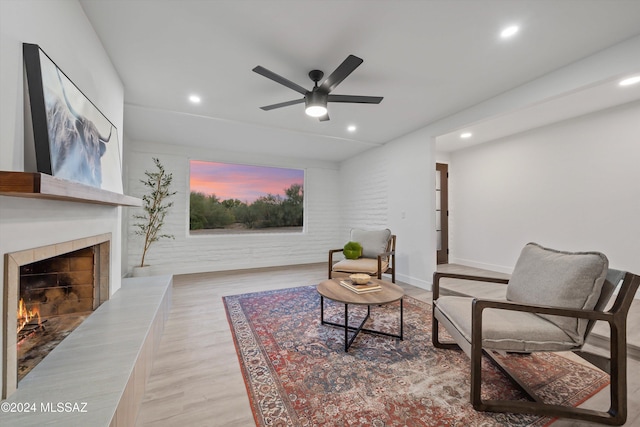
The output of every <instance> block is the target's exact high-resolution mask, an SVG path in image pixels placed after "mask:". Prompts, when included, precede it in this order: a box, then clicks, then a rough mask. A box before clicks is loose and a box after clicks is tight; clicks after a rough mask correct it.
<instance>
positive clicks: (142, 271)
mask: <svg viewBox="0 0 640 427" xmlns="http://www.w3.org/2000/svg"><path fill="white" fill-rule="evenodd" d="M132 276H133V277H146V276H151V266H150V265H144V266H142V267H140V266H137V267H133V273H132Z"/></svg>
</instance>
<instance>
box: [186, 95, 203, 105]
mask: <svg viewBox="0 0 640 427" xmlns="http://www.w3.org/2000/svg"><path fill="white" fill-rule="evenodd" d="M189 101H191V102H193V103H194V104H200V101H201V99H200V97H199V96H198V95H191V96H189Z"/></svg>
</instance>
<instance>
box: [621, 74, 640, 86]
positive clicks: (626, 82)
mask: <svg viewBox="0 0 640 427" xmlns="http://www.w3.org/2000/svg"><path fill="white" fill-rule="evenodd" d="M636 83H640V76H633V77H629V78H626V79H624V80H620V83H618V84H619V85H620V86H631V85H634V84H636Z"/></svg>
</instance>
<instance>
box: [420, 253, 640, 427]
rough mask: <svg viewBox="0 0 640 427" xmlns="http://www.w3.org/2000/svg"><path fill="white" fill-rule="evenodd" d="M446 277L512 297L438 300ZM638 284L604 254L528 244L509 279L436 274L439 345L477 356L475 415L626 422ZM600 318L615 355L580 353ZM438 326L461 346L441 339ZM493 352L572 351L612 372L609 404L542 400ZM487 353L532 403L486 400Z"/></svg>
mask: <svg viewBox="0 0 640 427" xmlns="http://www.w3.org/2000/svg"><path fill="white" fill-rule="evenodd" d="M445 277H449V278H455V279H461V280H474V281H479V282H494V283H505V284H507V292H506V299H504V300H481V299H475V298H471V297H461V296H440V291H439V282H440V279H442V278H445ZM620 283H621V284H620ZM618 285H620V290H619V291H618V294H617V296H616V298H615V301H614V302H613V304H612V305H611V304H608V303H609V300H610V298H611V296H612V295H613V292H614V290H615V289H616V287H617V286H618ZM639 285H640V276H636V275H634V274H631V273H625V272H621V271H617V270H612V269H609V268H608V260H607V258H606V257H605V256H604V255H603V254H601V253H598V252H578V253H570V252H561V251H555V250H552V249H548V248H543V247H542V246H539V245H537V244H535V243H529V244H527V245H526V246H525V247H524V249H523V250H522V253H521V254H520V258H519V259H518V261H517V263H516V266H515V269H514V271H513V274H512V276H511V278H510V279H503V278H487V277H474V276H466V275H460V274H448V273H437V272H436V273H435V274H434V288H433V331H432V340H433V344H434V346H435V347H438V348H458V347H460V348H462V349H463V350H464V351H465V353H466V354H467V355H468V356H469V357H470V358H471V395H470V397H471V403H472V404H473V407H474V408H475V409H476V410H480V411H491V412H513V413H528V414H536V415H543V416H551V417H566V418H575V419H579V420H586V421H595V422H600V423H605V424H612V425H622V424H624V422H625V420H626V417H627V357H626V355H627V347H626V342H627V340H626V338H627V337H626V322H627V313H628V311H629V307H630V306H631V303H632V300H633V298H634V295H635V293H636V291H637V289H638V286H639ZM609 306H610V307H611V308H608V309H607V307H609ZM597 320H600V321H605V322H607V323H609V325H610V329H611V342H610V357H603V356H598V355H595V354H591V353H586V352H584V351H583V349H582V347H583V345H584V343H585V341H586V338H587V336H588V334H589V332H590V331H591V328H592V327H593V324H594V323H595V321H597ZM439 324H442V326H444V328H445V329H446V330H447V332H448V333H449V334H450V335H451V336H452V337H453V339H454V341H455V342H447V343H445V342H441V341H440V338H439ZM495 351H505V352H520V353H531V352H540V351H554V352H555V351H572V352H574V353H575V354H577V355H578V356H580V357H582V358H584V359H585V360H587V361H588V362H590V363H592V364H594V365H596V366H597V367H599V368H600V369H602V370H603V371H605V372H607V373H609V375H610V380H611V385H610V401H611V406H610V408H609V410H608V411H607V412H604V411H595V410H589V409H584V408H574V407H565V406H560V405H552V404H548V403H544V402H543V401H542V399H540V398H539V397H537V396H535V394H534V393H533V392H532V390H530V388H529V387H527V385H526V383H525V382H523V381H521V380H519V379H518V378H517V376H516V375H515V374H514V373H513V372H511V371H510V370H509V369H508V368H507V367H506V366H505V365H504V364H502V363H501V362H500V361H499V360H498V359H497V358H495V357H494V352H495ZM483 354H484V355H485V356H487V357H488V358H489V359H490V360H491V361H492V362H493V363H495V364H497V365H498V366H499V367H500V369H501V370H502V371H503V372H504V373H506V374H507V375H508V376H509V377H511V379H512V380H514V382H515V383H516V385H518V386H519V387H520V388H521V389H522V390H523V391H524V392H525V394H527V395H528V396H529V397H530V398H531V399H532V401H530V402H525V401H510V400H482V398H481V384H482V379H481V376H482V368H481V360H482V356H483Z"/></svg>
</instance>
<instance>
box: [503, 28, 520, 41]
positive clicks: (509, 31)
mask: <svg viewBox="0 0 640 427" xmlns="http://www.w3.org/2000/svg"><path fill="white" fill-rule="evenodd" d="M518 31H520V27H518V26H517V25H511V26H510V27H507V28H505V29H504V30H502V31H501V32H500V37H502V38H503V39H508V38H509V37H512V36H514V35H515V34H516V33H517V32H518Z"/></svg>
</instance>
